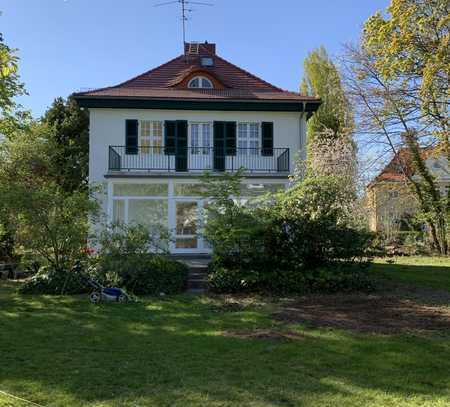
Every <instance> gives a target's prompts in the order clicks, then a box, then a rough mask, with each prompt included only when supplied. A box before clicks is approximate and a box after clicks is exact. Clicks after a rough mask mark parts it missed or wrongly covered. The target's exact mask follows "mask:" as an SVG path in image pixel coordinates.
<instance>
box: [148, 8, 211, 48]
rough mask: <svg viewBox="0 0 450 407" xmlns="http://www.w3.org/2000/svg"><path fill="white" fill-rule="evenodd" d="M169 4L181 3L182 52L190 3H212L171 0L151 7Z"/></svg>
mask: <svg viewBox="0 0 450 407" xmlns="http://www.w3.org/2000/svg"><path fill="white" fill-rule="evenodd" d="M170 4H180V5H181V22H182V25H183V52H184V44H185V43H186V21H188V20H189V17H188V13H192V12H193V11H194V9H193V8H191V5H196V6H213V5H214V4H212V3H204V2H200V1H191V0H173V1H165V2H163V3H158V4H155V5H154V6H153V7H161V6H168V5H170Z"/></svg>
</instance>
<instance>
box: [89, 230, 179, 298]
mask: <svg viewBox="0 0 450 407" xmlns="http://www.w3.org/2000/svg"><path fill="white" fill-rule="evenodd" d="M98 244H99V251H98V253H97V257H96V260H95V262H96V272H95V275H96V277H97V278H99V279H100V280H101V281H103V282H104V283H105V284H110V285H114V286H119V287H123V288H126V289H127V290H129V291H130V292H133V293H134V294H136V295H155V294H159V293H161V292H163V293H166V294H175V293H179V292H181V291H182V290H183V289H184V287H185V283H186V279H187V273H188V269H187V267H186V266H185V265H184V264H181V263H179V262H176V261H173V260H170V259H169V258H167V257H165V256H164V255H163V247H166V246H167V245H166V243H165V242H164V241H163V240H162V233H161V232H160V231H158V233H157V234H155V233H152V232H151V231H149V229H148V228H146V227H144V226H141V225H136V226H127V225H123V224H119V225H114V226H113V227H112V228H110V229H107V230H104V231H103V232H102V233H101V235H100V238H99V241H98ZM149 251H152V252H153V253H151V254H150V253H149ZM158 251H159V253H158ZM155 252H156V253H155Z"/></svg>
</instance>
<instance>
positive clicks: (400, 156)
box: [368, 148, 429, 187]
mask: <svg viewBox="0 0 450 407" xmlns="http://www.w3.org/2000/svg"><path fill="white" fill-rule="evenodd" d="M420 153H421V155H422V156H423V157H426V156H427V154H428V153H429V152H428V150H427V149H425V148H424V149H422V150H421V151H420ZM413 174H414V169H413V167H412V160H411V152H410V151H409V150H407V149H406V148H402V149H400V150H399V151H398V152H397V154H395V155H394V157H393V158H392V160H391V161H390V162H389V163H388V164H387V165H386V167H384V168H383V170H382V171H381V172H380V173H379V174H378V176H377V177H375V178H374V179H373V180H372V181H371V182H370V184H369V185H368V187H371V186H373V185H375V184H377V183H378V182H383V181H384V182H399V181H405V179H406V175H413Z"/></svg>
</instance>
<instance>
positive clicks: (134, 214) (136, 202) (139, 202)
mask: <svg viewBox="0 0 450 407" xmlns="http://www.w3.org/2000/svg"><path fill="white" fill-rule="evenodd" d="M128 223H129V224H140V225H144V226H149V227H151V226H154V225H162V226H165V227H167V200H165V199H164V200H163V199H152V200H145V199H130V200H129V201H128Z"/></svg>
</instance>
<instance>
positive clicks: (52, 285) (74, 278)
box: [19, 266, 89, 295]
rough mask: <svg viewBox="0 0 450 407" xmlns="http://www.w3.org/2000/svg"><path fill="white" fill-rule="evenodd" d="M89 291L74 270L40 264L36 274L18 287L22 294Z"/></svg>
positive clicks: (57, 293) (59, 293)
mask: <svg viewBox="0 0 450 407" xmlns="http://www.w3.org/2000/svg"><path fill="white" fill-rule="evenodd" d="M88 291H89V287H88V286H87V285H86V284H85V282H84V280H83V279H82V278H81V277H80V276H79V275H78V274H77V273H76V272H75V271H74V270H71V271H64V270H56V269H54V268H52V267H50V266H42V267H41V268H40V269H39V271H38V272H37V274H35V275H34V276H33V277H31V278H29V279H28V280H26V281H25V282H24V283H23V284H22V285H21V286H20V288H19V292H20V293H22V294H49V295H61V294H82V293H86V292H88Z"/></svg>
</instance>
